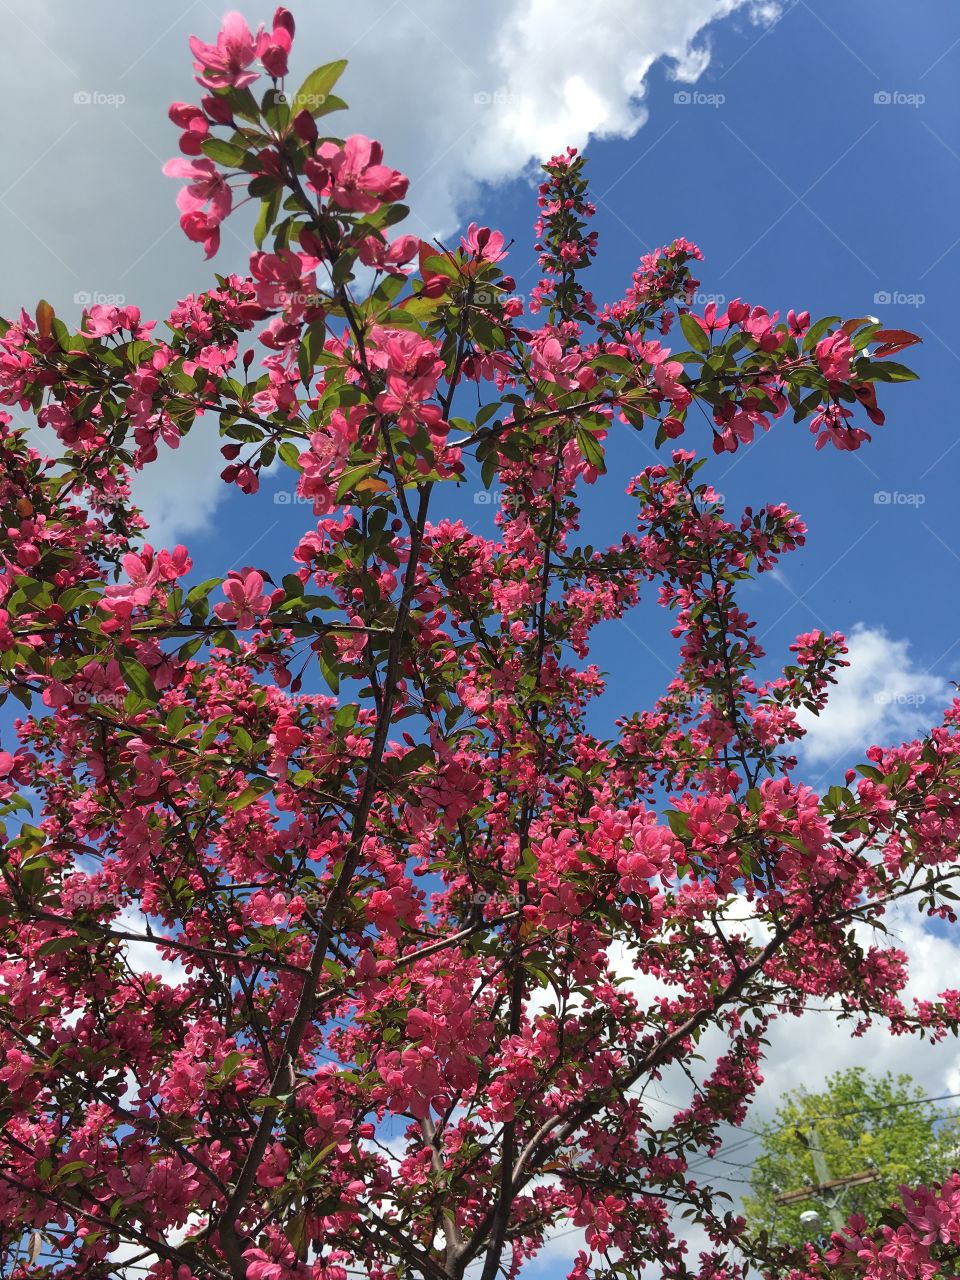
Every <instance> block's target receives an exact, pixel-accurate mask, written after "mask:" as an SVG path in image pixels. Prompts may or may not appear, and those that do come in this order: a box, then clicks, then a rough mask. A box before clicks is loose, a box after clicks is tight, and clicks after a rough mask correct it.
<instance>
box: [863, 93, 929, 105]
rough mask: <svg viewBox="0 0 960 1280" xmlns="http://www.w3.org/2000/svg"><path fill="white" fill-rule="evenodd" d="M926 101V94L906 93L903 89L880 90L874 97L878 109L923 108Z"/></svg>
mask: <svg viewBox="0 0 960 1280" xmlns="http://www.w3.org/2000/svg"><path fill="white" fill-rule="evenodd" d="M926 100H927V95H926V94H925V93H904V92H903V90H902V89H879V90H878V91H877V92H876V93H875V94H874V95H873V102H874V106H877V107H922V106H923V104H924V103H925V102H926Z"/></svg>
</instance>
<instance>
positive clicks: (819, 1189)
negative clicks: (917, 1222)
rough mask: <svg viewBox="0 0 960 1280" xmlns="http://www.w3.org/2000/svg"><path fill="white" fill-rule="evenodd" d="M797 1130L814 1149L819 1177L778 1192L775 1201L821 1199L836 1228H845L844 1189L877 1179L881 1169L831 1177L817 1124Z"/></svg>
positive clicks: (840, 1229) (812, 1149) (814, 1162)
mask: <svg viewBox="0 0 960 1280" xmlns="http://www.w3.org/2000/svg"><path fill="white" fill-rule="evenodd" d="M796 1134H797V1137H798V1138H799V1139H800V1141H801V1142H802V1143H803V1145H804V1146H805V1147H806V1148H807V1150H808V1151H809V1152H810V1156H811V1158H812V1160H813V1171H814V1173H815V1174H816V1175H817V1181H816V1182H815V1183H811V1184H810V1186H807V1187H801V1188H800V1189H798V1190H796V1191H783V1192H781V1193H780V1195H778V1196H774V1201H775V1202H776V1203H777V1204H797V1203H799V1202H800V1201H802V1200H813V1199H815V1198H817V1199H820V1200H821V1201H822V1202H823V1204H824V1206H825V1208H826V1210H827V1213H828V1214H829V1217H830V1224H831V1226H832V1227H833V1229H834V1231H842V1230H843V1225H844V1218H843V1214H842V1213H841V1212H840V1196H841V1193H842V1192H843V1191H844V1190H845V1189H846V1188H847V1187H859V1186H862V1185H863V1184H864V1183H867V1182H876V1180H877V1179H878V1178H879V1177H880V1173H879V1171H878V1170H877V1169H863V1170H861V1171H860V1173H850V1174H847V1176H846V1177H845V1178H831V1176H830V1166H829V1165H828V1164H827V1157H826V1156H825V1155H824V1154H823V1147H822V1146H821V1145H820V1135H819V1134H818V1133H817V1128H816V1125H813V1124H811V1125H810V1127H809V1129H808V1131H807V1132H806V1133H804V1132H803V1131H802V1130H801V1129H797V1130H796Z"/></svg>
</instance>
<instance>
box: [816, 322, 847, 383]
mask: <svg viewBox="0 0 960 1280" xmlns="http://www.w3.org/2000/svg"><path fill="white" fill-rule="evenodd" d="M816 354H817V364H818V365H819V366H820V369H821V371H822V373H823V376H824V377H825V378H827V379H828V380H829V381H831V382H846V381H847V379H848V378H849V377H850V367H851V361H852V360H853V354H854V353H853V343H852V342H851V341H850V339H849V338H848V337H847V335H846V334H845V333H844V332H843V330H842V329H837V331H836V332H835V333H831V334H830V336H829V338H823V339H821V341H820V342H818V343H817V352H816Z"/></svg>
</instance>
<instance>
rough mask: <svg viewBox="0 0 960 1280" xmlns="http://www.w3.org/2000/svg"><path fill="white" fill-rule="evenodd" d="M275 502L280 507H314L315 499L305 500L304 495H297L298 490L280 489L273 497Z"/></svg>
mask: <svg viewBox="0 0 960 1280" xmlns="http://www.w3.org/2000/svg"><path fill="white" fill-rule="evenodd" d="M273 501H274V502H275V503H276V505H277V506H278V507H289V506H294V507H312V506H313V499H312V498H305V497H304V496H303V494H302V493H297V491H296V489H278V490H277V492H276V493H275V494H274V495H273Z"/></svg>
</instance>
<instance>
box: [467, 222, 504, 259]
mask: <svg viewBox="0 0 960 1280" xmlns="http://www.w3.org/2000/svg"><path fill="white" fill-rule="evenodd" d="M460 244H461V245H462V247H463V248H464V249H465V250H466V252H467V253H471V254H473V256H474V257H476V258H479V259H480V260H481V261H483V262H499V261H500V260H501V259H502V258H505V257H506V256H507V251H506V249H505V248H504V247H503V232H502V231H491V230H490V228H489V227H478V226H477V224H476V223H475V222H471V223H470V226H469V227H468V228H467V234H466V235H465V236H462V237H461V239H460Z"/></svg>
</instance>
